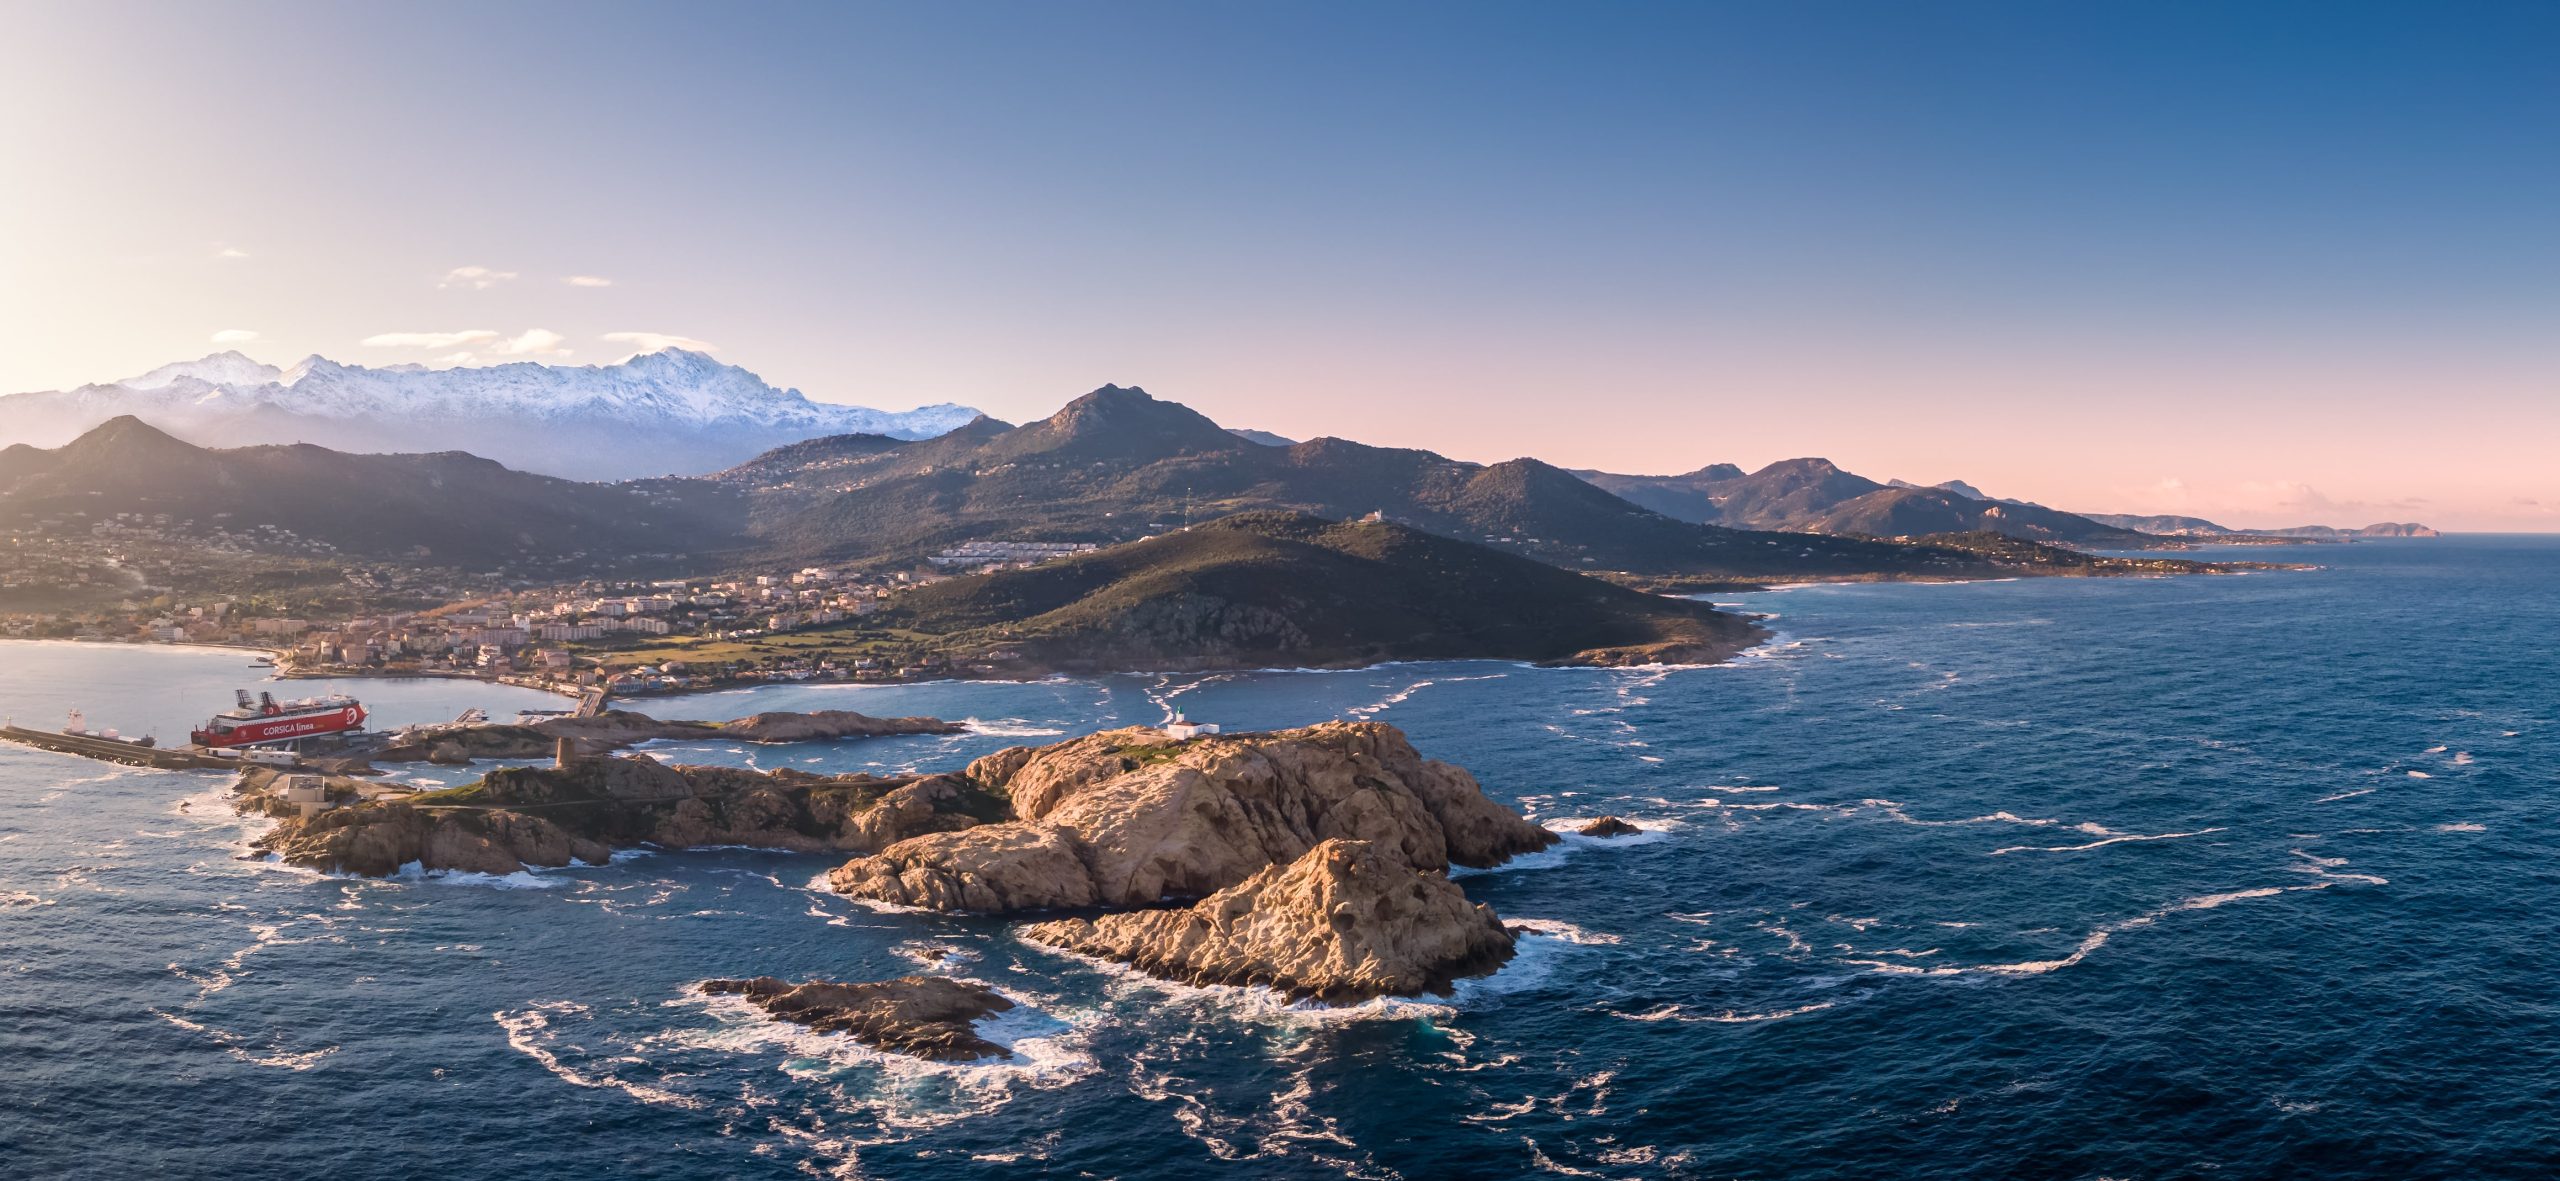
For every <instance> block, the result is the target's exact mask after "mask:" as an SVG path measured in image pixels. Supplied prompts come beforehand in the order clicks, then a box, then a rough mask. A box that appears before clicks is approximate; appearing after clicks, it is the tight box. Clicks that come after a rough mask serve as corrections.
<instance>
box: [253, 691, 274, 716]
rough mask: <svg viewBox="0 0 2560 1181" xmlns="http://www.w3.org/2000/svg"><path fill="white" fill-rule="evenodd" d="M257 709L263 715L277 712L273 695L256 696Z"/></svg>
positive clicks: (262, 694) (261, 694)
mask: <svg viewBox="0 0 2560 1181" xmlns="http://www.w3.org/2000/svg"><path fill="white" fill-rule="evenodd" d="M258 709H259V710H260V711H261V712H264V713H276V712H278V711H277V709H276V695H275V694H273V693H260V694H258Z"/></svg>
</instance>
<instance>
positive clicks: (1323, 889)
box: [237, 722, 1609, 1054]
mask: <svg viewBox="0 0 2560 1181" xmlns="http://www.w3.org/2000/svg"><path fill="white" fill-rule="evenodd" d="M555 737H557V736H555ZM289 783H291V784H293V785H294V786H293V787H292V789H291V791H290V792H289V791H288V790H287V785H288V784H289ZM315 785H316V786H315ZM296 793H298V794H296ZM315 797H317V798H315ZM237 806H238V807H239V808H240V809H241V810H242V811H244V812H255V813H263V814H266V815H271V816H274V817H276V818H277V819H278V824H277V825H276V827H275V828H274V829H273V830H271V831H269V832H268V833H266V834H265V835H263V836H260V837H259V838H257V840H256V841H255V842H254V848H255V850H256V851H257V852H258V853H260V854H262V855H273V856H275V857H277V858H279V859H281V860H283V861H285V862H286V863H288V864H292V865H297V866H303V867H307V868H311V869H318V870H322V871H327V872H340V873H353V874H360V875H366V876H377V877H378V876H386V875H389V874H393V873H396V872H399V871H400V870H401V869H402V868H404V867H406V866H410V865H413V864H414V865H416V866H418V867H419V868H421V869H424V870H430V871H434V870H453V871H464V872H478V873H490V874H506V873H512V872H515V871H517V870H518V869H520V868H523V867H525V866H539V867H559V866H566V865H570V864H572V863H577V862H585V863H590V864H593V863H598V862H602V861H604V860H607V859H608V858H609V857H610V855H611V853H612V851H613V850H615V849H618V848H627V847H632V846H639V845H653V846H658V847H663V848H685V847H698V846H705V845H751V846H757V847H762V848H778V849H789V850H796V851H801V852H832V853H851V854H855V856H854V857H853V858H852V859H851V860H848V861H846V862H845V863H844V864H843V865H840V866H838V867H837V868H836V869H834V870H832V871H830V872H829V874H828V875H827V878H826V882H827V886H828V888H830V889H832V890H833V891H835V892H836V893H838V894H841V895H844V896H847V897H851V898H856V899H862V900H866V901H870V902H875V903H884V904H891V905H895V906H901V907H916V908H922V909H926V910H936V911H944V912H972V913H981V914H996V915H1009V914H1023V913H1042V912H1046V913H1047V914H1050V915H1054V914H1055V913H1056V912H1060V911H1065V912H1100V913H1086V914H1072V913H1071V914H1070V916H1067V917H1055V918H1051V919H1050V920H1049V921H1043V922H1037V923H1034V924H1032V925H1030V926H1028V927H1026V928H1024V930H1023V932H1022V933H1023V935H1024V937H1025V938H1027V939H1029V940H1031V941H1033V942H1035V943H1039V944H1043V945H1045V946H1049V947H1054V948H1058V949H1061V950H1065V951H1071V952H1076V953H1079V954H1084V955H1090V956H1095V957H1099V958H1104V959H1109V960H1113V961H1117V962H1120V963H1125V964H1128V965H1131V966H1133V967H1136V968H1138V969H1139V970H1141V971H1144V972H1147V973H1150V974H1152V975H1155V976H1159V977H1162V978H1164V979H1168V980H1174V981H1180V982H1185V983H1194V984H1234V985H1248V986H1264V987H1268V988H1271V989H1273V990H1275V991H1278V992H1281V993H1283V994H1285V995H1287V996H1289V997H1291V998H1296V999H1309V998H1312V999H1316V1000H1322V1001H1327V1002H1349V1001H1359V1000H1365V999H1369V998H1373V997H1380V996H1418V995H1423V994H1426V993H1445V992H1447V991H1448V990H1449V988H1450V987H1451V986H1452V984H1453V983H1454V982H1455V981H1457V980H1459V979H1461V978H1464V977H1467V976H1473V975H1480V974H1483V973H1485V972H1489V971H1492V970H1494V969H1496V968H1498V967H1500V966H1501V965H1502V964H1503V963H1505V962H1507V961H1508V960H1509V959H1510V958H1511V956H1512V952H1513V945H1514V941H1515V933H1514V932H1513V931H1511V930H1509V929H1506V928H1505V927H1504V925H1503V924H1502V922H1501V920H1500V919H1499V918H1497V917H1496V916H1495V915H1494V913H1493V911H1492V910H1491V909H1489V908H1487V907H1484V906H1481V905H1477V904H1475V903H1473V902H1471V901H1469V900H1468V898H1467V897H1466V895H1465V893H1464V892H1463V891H1461V890H1460V889H1459V888H1458V886H1457V885H1456V884H1455V883H1453V882H1451V881H1450V880H1449V877H1448V871H1449V869H1450V868H1451V867H1453V866H1468V867H1478V868H1482V867H1490V866H1494V865H1499V864H1501V863H1502V862H1504V861H1506V860H1508V859H1510V858H1512V857H1514V856H1517V855H1519V854H1522V853H1529V852H1534V851H1536V850H1539V849H1543V848H1545V847H1547V846H1549V845H1551V844H1554V843H1555V842H1556V841H1557V840H1559V839H1560V838H1559V837H1558V836H1557V835H1556V834H1554V833H1552V832H1549V831H1548V830H1546V829H1544V828H1541V827H1539V826H1538V825H1536V824H1532V823H1530V822H1529V821H1528V820H1526V819H1524V818H1523V817H1521V816H1520V815H1519V814H1518V813H1516V812H1514V811H1512V810H1511V809H1509V808H1506V807H1503V806H1502V805H1500V804H1497V803H1495V802H1494V801H1493V800H1491V799H1488V798H1487V797H1486V796H1485V794H1484V792H1483V790H1482V789H1481V788H1479V787H1478V786H1477V784H1476V781H1475V779H1474V777H1472V776H1470V775H1468V774H1467V773H1466V772H1465V771H1464V770H1461V769H1459V768H1457V767H1454V766H1451V765H1449V764H1447V763H1443V762H1439V761H1436V760H1432V759H1426V758H1423V757H1422V755H1421V754H1420V753H1419V752H1417V751H1416V750H1415V749H1414V748H1413V744H1412V743H1411V742H1410V741H1408V740H1407V739H1406V738H1405V736H1404V734H1403V732H1401V731H1399V730H1397V729H1396V728H1395V727H1393V726H1388V725H1385V724H1382V723H1377V722H1328V723H1324V724H1321V725H1315V726H1308V727H1303V728H1300V729H1294V730H1279V731H1272V732H1268V733H1258V734H1214V733H1212V734H1202V735H1186V736H1183V737H1179V738H1177V737H1174V736H1172V735H1169V734H1168V733H1167V732H1166V731H1164V730H1159V729H1155V728H1151V727H1131V728H1127V729H1120V730H1110V731H1105V732H1102V733H1098V734H1090V735H1086V736H1084V737H1082V738H1076V739H1071V740H1069V741H1066V742H1061V743H1057V744H1054V745H1051V746H1045V747H1012V748H1009V749H1006V750H1002V751H998V752H996V753H994V754H991V755H987V756H985V757H983V758H980V759H978V760H976V761H975V762H972V763H970V764H969V765H968V766H967V767H966V768H964V769H962V770H959V771H956V772H949V773H944V774H938V775H910V776H897V777H877V776H870V775H859V774H856V775H814V774H810V773H807V772H802V771H794V770H788V769H786V770H780V771H751V770H743V769H739V768H734V767H693V766H668V765H665V764H662V763H659V762H658V761H656V760H654V759H649V758H640V757H615V756H606V757H594V756H584V757H576V758H572V759H569V760H566V761H564V762H562V763H561V764H559V765H556V766H549V767H510V768H502V769H499V770H495V771H492V772H490V773H489V774H487V775H486V776H483V777H482V778H480V779H479V780H477V781H475V782H472V783H469V784H465V785H463V786H460V787H456V788H450V789H446V790H442V791H433V792H424V793H419V794H415V795H408V796H401V795H397V794H396V789H391V788H387V787H385V786H384V785H380V784H368V783H365V782H363V781H360V780H355V779H345V778H329V779H322V778H321V777H316V776H288V775H284V774H280V773H277V772H273V771H269V770H266V769H263V768H258V769H252V770H250V771H249V772H247V773H245V774H244V775H243V777H242V784H241V792H240V795H239V798H238V801H237ZM1593 831H1595V832H1602V833H1605V832H1607V831H1609V827H1608V826H1595V828H1594V830H1593ZM893 985H894V986H895V987H891V986H893ZM947 985H949V982H943V983H935V984H914V983H912V982H898V981H890V982H880V983H875V984H839V983H832V982H823V981H813V982H807V983H802V984H789V983H785V982H783V981H779V980H769V979H762V978H759V979H756V980H746V981H715V982H712V984H710V985H705V986H704V987H705V989H706V991H711V992H719V993H725V994H735V995H739V996H744V997H746V998H747V999H748V1000H750V1001H751V1002H754V1003H756V1004H757V1005H758V1006H759V1007H761V1008H764V1009H765V1010H766V1011H767V1012H768V1013H771V1014H773V1015H775V1016H776V1017H778V1018H781V1019H785V1020H792V1021H798V1022H800V1023H801V1024H805V1025H809V1026H810V1027H812V1028H817V1029H822V1030H830V1031H833V1030H843V1031H846V1032H851V1033H854V1034H855V1035H856V1036H857V1037H861V1038H862V1039H863V1040H865V1041H866V1042H867V1043H869V1044H873V1045H876V1046H880V1047H882V1048H886V1049H893V1050H896V1051H897V1052H902V1053H906V1052H928V1051H930V1053H932V1054H942V1053H944V1052H950V1053H958V1052H960V1051H962V1050H968V1051H969V1052H971V1053H975V1052H977V1046H978V1043H976V1042H974V1041H972V1040H970V1037H971V1036H973V1035H968V1036H964V1035H967V1023H968V1022H969V1021H971V1020H974V1019H975V1017H976V1016H983V1015H984V1012H982V1011H980V1010H984V1011H995V1010H994V1009H992V1008H987V1007H986V1006H987V1000H988V998H987V997H983V996H976V995H975V994H969V995H967V996H963V995H961V994H956V993H951V992H950V988H949V987H946V986H947ZM989 996H992V994H989ZM997 999H999V1000H1000V999H1001V998H997ZM954 1013H960V1014H968V1015H964V1016H957V1017H953V1016H948V1014H954ZM935 1014H944V1016H935ZM953 1021H957V1022H958V1025H957V1026H956V1027H954V1028H939V1029H932V1030H923V1031H921V1032H919V1031H918V1030H917V1029H912V1028H908V1027H909V1026H912V1025H914V1024H915V1023H917V1022H923V1023H925V1024H927V1025H931V1024H934V1023H937V1022H939V1023H942V1024H943V1025H949V1023H950V1022H953ZM913 1046H923V1047H926V1050H915V1049H909V1048H901V1047H913Z"/></svg>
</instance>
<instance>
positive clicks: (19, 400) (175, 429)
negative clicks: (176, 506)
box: [0, 349, 977, 480]
mask: <svg viewBox="0 0 2560 1181" xmlns="http://www.w3.org/2000/svg"><path fill="white" fill-rule="evenodd" d="M119 414H131V415H135V416H137V417H139V418H141V419H143V420H144V421H146V422H149V423H151V424H152V425H154V426H157V427H159V428H161V429H162V430H165V431H168V432H169V433H171V434H173V435H177V436H178V437H180V438H183V439H186V440H188V441H189V442H193V443H197V444H200V445H203V446H209V447H236V446H241V445H244V444H250V443H318V444H320V445H322V446H325V447H332V448H335V449H337V450H341V451H386V452H401V451H469V452H471V453H473V454H475V455H482V456H486V457H488V458H490V459H495V460H497V461H498V462H500V463H503V464H506V465H507V466H509V467H513V468H519V469H522V470H526V471H534V472H542V473H545V474H548V475H556V476H568V477H571V478H574V479H588V480H599V479H627V478H632V477H638V476H655V475H668V474H696V473H701V472H710V471H718V470H720V469H722V468H726V467H729V466H731V465H733V464H736V463H739V462H741V461H743V460H746V459H748V458H750V457H752V456H754V455H756V454H757V453H759V452H762V451H765V450H767V449H769V448H772V447H776V446H780V445H782V444H784V443H793V442H798V441H800V440H802V439H808V438H814V437H817V436H820V435H841V434H854V433H864V434H879V435H889V436H892V437H894V438H901V439H925V438H931V437H933V436H935V435H939V434H942V433H944V432H946V431H949V430H951V429H953V428H955V427H958V426H960V425H962V424H964V423H966V422H968V421H969V420H970V419H972V418H975V417H977V412H976V411H974V410H971V409H969V408H967V407H965V406H955V405H952V404H949V403H943V404H940V405H934V406H922V407H918V408H916V409H914V410H908V411H903V412H898V413H891V412H888V411H881V410H873V409H869V408H867V407H862V406H842V405H836V404H833V403H827V402H813V401H811V400H809V399H808V398H807V397H805V396H803V395H802V394H801V393H800V391H798V390H783V389H775V388H774V387H772V386H770V385H767V384H765V382H764V380H763V379H762V378H759V377H757V376H756V375H755V374H753V373H750V372H748V371H747V370H745V369H741V368H739V367H737V366H735V365H723V364H721V363H720V362H718V361H714V360H712V359H711V358H709V357H707V356H704V355H702V354H701V353H695V352H687V351H684V350H681V349H670V350H667V351H664V352H656V353H646V354H642V355H640V356H637V357H633V358H631V359H629V360H627V361H623V362H621V363H619V364H614V365H542V364H537V363H535V362H531V361H520V362H516V363H514V364H508V365H491V366H487V367H484V368H462V369H427V368H424V367H421V366H416V365H400V366H394V367H390V368H384V369H372V368H367V367H365V366H362V365H343V364H340V363H338V362H336V361H332V360H329V359H328V358H326V357H321V356H311V357H306V358H304V359H303V360H302V361H301V362H299V363H297V364H295V365H294V366H292V367H291V368H288V369H278V368H276V367H275V366H273V365H265V364H261V363H259V362H257V361H254V360H251V359H250V358H248V357H245V356H242V355H241V354H239V353H237V352H222V353H215V354H213V355H212V356H209V357H203V358H200V359H198V360H194V361H180V362H177V363H175V364H171V365H163V366H161V367H159V368H157V369H154V370H152V371H151V372H149V373H145V374H142V375H141V376H138V377H129V378H126V379H124V380H122V381H117V382H110V383H105V384H98V385H84V386H80V387H79V388H77V389H69V390H48V391H42V392H38V393H27V394H11V395H8V396H6V397H0V446H6V445H8V444H11V443H28V444H32V445H35V446H38V447H53V446H58V445H60V444H62V443H64V442H67V441H69V440H70V439H72V438H73V437H75V436H77V435H79V434H80V433H81V432H83V431H86V430H88V429H89V428H91V427H94V426H96V425H98V424H99V423H102V422H105V421H106V420H108V419H110V418H114V417H115V416H117V415H119Z"/></svg>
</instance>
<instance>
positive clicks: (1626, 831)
mask: <svg viewBox="0 0 2560 1181" xmlns="http://www.w3.org/2000/svg"><path fill="white" fill-rule="evenodd" d="M1573 831H1575V832H1578V833H1581V834H1582V835H1584V836H1586V837H1625V836H1634V835H1635V834H1637V833H1640V832H1643V831H1644V830H1643V829H1641V828H1637V827H1636V826H1634V825H1632V824H1629V823H1627V822H1626V821H1624V820H1621V819H1619V818H1617V817H1615V816H1603V817H1601V818H1599V819H1598V820H1594V821H1592V822H1591V823H1589V824H1585V825H1583V826H1582V827H1580V828H1577V829H1575V830H1573Z"/></svg>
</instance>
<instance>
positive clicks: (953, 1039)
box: [702, 976, 1013, 1062]
mask: <svg viewBox="0 0 2560 1181" xmlns="http://www.w3.org/2000/svg"><path fill="white" fill-rule="evenodd" d="M702 991H703V992H705V993H707V994H709V995H712V996H737V997H744V998H746V1000H747V1003H749V1004H752V1005H754V1006H756V1007H757V1008H759V1009H762V1010H764V1011H765V1012H766V1013H768V1014H771V1015H772V1016H774V1017H776V1018H778V1019H780V1020H784V1021H790V1022H794V1023H796V1024H800V1025H806V1026H808V1027H809V1028H811V1029H814V1030H817V1031H819V1032H821V1033H844V1034H850V1035H852V1037H853V1039H854V1040H855V1041H858V1042H861V1043H862V1044H864V1045H866V1046H870V1047H871V1048H873V1049H876V1050H886V1051H888V1052H890V1053H892V1054H908V1055H912V1056H914V1057H918V1058H931V1059H934V1060H935V1061H938V1062H967V1061H972V1060H974V1059H979V1058H1011V1057H1013V1051H1011V1050H1007V1049H1005V1048H1004V1047H1003V1046H999V1045H997V1044H995V1043H994V1042H991V1041H988V1040H987V1039H985V1038H982V1037H979V1036H978V1032H977V1028H976V1023H977V1021H978V1019H979V1018H982V1017H987V1016H991V1015H993V1014H996V1013H1001V1012H1004V1011H1005V1010H1007V1009H1010V1008H1012V1007H1013V1002H1012V1001H1009V1000H1006V999H1005V998H1004V997H1003V996H1001V995H999V994H998V993H997V992H996V990H994V989H992V988H989V987H987V986H986V985H984V984H980V983H977V982H976V981H971V980H953V979H951V978H950V977H947V976H901V977H898V978H897V979H895V980H875V981H870V982H867V983H860V984H838V983H833V982H830V981H825V980H812V981H809V982H808V983H805V984H793V983H790V982H789V981H786V980H777V979H775V978H774V977H771V976H758V977H756V978H754V979H752V980H705V981H703V982H702Z"/></svg>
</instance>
